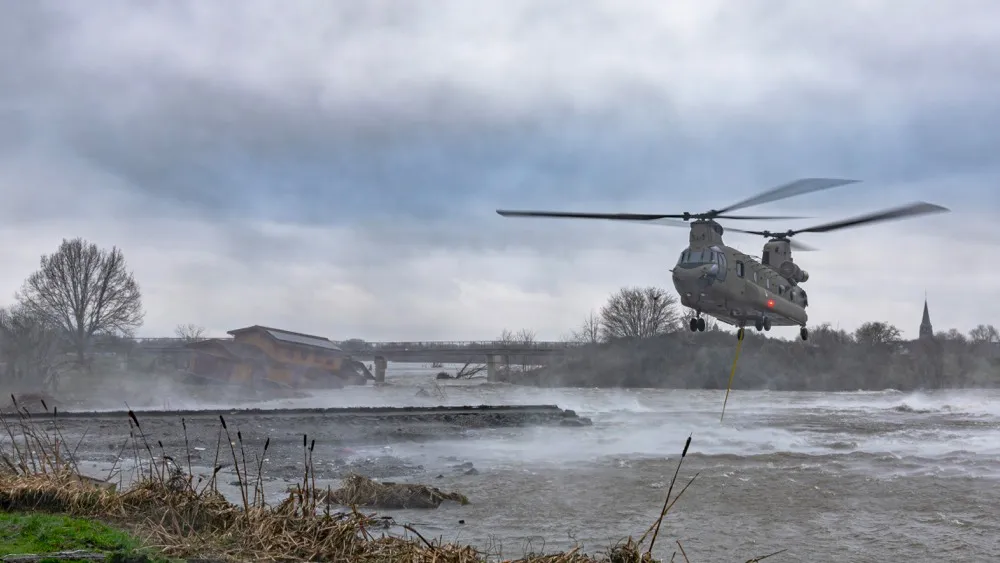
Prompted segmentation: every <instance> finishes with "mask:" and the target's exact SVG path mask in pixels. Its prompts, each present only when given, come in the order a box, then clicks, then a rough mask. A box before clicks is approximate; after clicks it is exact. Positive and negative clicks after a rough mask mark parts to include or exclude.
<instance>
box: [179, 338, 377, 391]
mask: <svg viewBox="0 0 1000 563" xmlns="http://www.w3.org/2000/svg"><path fill="white" fill-rule="evenodd" d="M228 334H229V335H230V336H232V340H226V339H220V338H213V339H208V340H202V341H199V342H192V343H190V344H188V345H187V348H189V349H192V350H194V351H196V352H197V354H196V355H195V357H194V359H193V361H192V362H191V364H190V368H189V372H190V373H191V374H192V375H195V376H201V377H208V378H212V379H221V380H225V381H228V382H229V383H236V384H250V385H259V384H265V385H267V384H270V385H276V386H278V387H291V388H300V387H327V388H331V387H332V388H338V387H343V386H344V385H364V384H365V382H366V380H367V379H373V376H372V375H371V373H370V372H369V371H368V370H367V369H366V368H365V367H364V364H361V362H357V361H355V360H352V359H351V357H350V356H349V355H348V354H347V353H345V352H344V351H343V350H342V349H341V348H340V347H339V346H337V345H336V344H334V343H333V342H332V341H330V339H328V338H324V337H322V336H313V335H311V334H302V333H300V332H292V331H288V330H281V329H277V328H271V327H266V326H260V325H254V326H249V327H246V328H240V329H236V330H231V331H229V332H228Z"/></svg>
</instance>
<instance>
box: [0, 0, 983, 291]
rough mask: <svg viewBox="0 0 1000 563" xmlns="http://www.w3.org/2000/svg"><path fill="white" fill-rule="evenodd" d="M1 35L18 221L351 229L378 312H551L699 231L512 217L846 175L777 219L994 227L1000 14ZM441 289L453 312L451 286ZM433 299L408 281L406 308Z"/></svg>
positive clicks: (151, 23)
mask: <svg viewBox="0 0 1000 563" xmlns="http://www.w3.org/2000/svg"><path fill="white" fill-rule="evenodd" d="M0 15H2V17H0V123H2V124H3V127H0V194H2V195H3V197H4V199H5V200H6V205H5V206H4V208H3V209H0V218H2V219H3V221H5V223H6V224H8V225H11V224H24V225H29V224H32V223H37V222H38V221H42V220H45V221H49V222H52V223H53V224H59V222H60V221H68V220H70V219H76V218H80V217H81V216H83V217H89V218H91V219H92V220H94V221H95V222H99V221H107V220H109V219H115V220H123V221H124V220H134V221H142V220H143V219H144V218H145V220H147V221H151V220H154V219H157V220H158V219H169V218H175V219H184V220H197V221H202V222H204V223H205V224H211V225H213V226H214V228H215V229H217V232H216V233H215V234H213V239H212V244H214V245H217V247H216V249H217V252H219V253H221V255H222V256H225V257H227V259H231V260H233V261H234V263H237V264H242V265H243V267H247V268H258V269H259V268H277V267H279V265H280V267H290V266H291V265H292V264H296V263H300V262H305V261H308V260H310V259H311V256H313V255H314V254H315V252H317V251H316V249H315V248H313V247H311V246H306V245H304V244H303V237H305V238H308V237H310V236H313V235H310V234H304V233H307V232H304V231H295V230H292V231H282V232H279V231H277V230H274V229H270V230H269V229H268V228H267V227H265V226H263V225H267V224H286V225H297V226H299V227H303V228H304V227H310V228H313V229H316V230H315V233H316V234H315V236H316V237H320V238H321V237H323V236H331V235H329V234H323V233H324V231H323V229H332V230H334V231H336V232H337V233H338V236H341V235H342V236H343V237H344V239H343V240H340V242H338V243H337V247H336V265H337V266H336V267H337V268H339V270H337V271H336V272H334V271H332V270H331V273H330V275H338V276H340V275H343V276H346V277H345V278H344V279H348V278H350V279H349V281H350V282H351V283H356V284H359V286H362V287H367V288H369V289H371V290H372V291H375V290H376V289H377V290H378V291H381V292H392V291H393V289H392V287H393V284H397V287H398V281H396V280H395V278H394V276H392V275H385V274H384V273H381V274H380V273H376V271H379V272H380V271H381V270H380V269H385V268H387V267H388V266H386V265H385V264H390V263H403V262H405V263H408V264H419V263H420V259H421V257H426V256H427V255H429V254H431V253H434V252H446V251H453V252H457V253H466V254H469V255H473V256H491V255H492V254H491V253H493V252H496V253H498V254H497V256H507V255H510V253H512V252H515V251H517V252H527V253H528V254H529V255H532V256H534V257H535V258H537V259H538V260H539V261H540V264H542V265H543V266H540V267H544V268H548V269H547V270H546V269H543V270H540V271H538V272H537V273H536V274H534V275H533V276H525V277H524V278H523V279H519V280H517V281H516V282H511V283H515V284H519V285H518V286H519V287H521V288H522V289H525V290H526V291H527V290H531V289H542V290H545V291H558V290H557V289H554V288H557V287H558V280H560V279H565V275H564V274H559V275H555V274H553V272H555V271H557V270H558V271H560V272H563V271H571V270H572V268H573V267H574V266H573V265H574V263H578V262H579V261H581V260H586V259H587V256H588V253H590V254H591V255H592V254H593V253H595V252H603V251H619V252H623V253H624V252H628V253H632V252H635V253H643V252H647V251H648V250H650V249H653V248H659V247H660V246H661V245H664V244H666V245H668V246H667V248H669V250H666V251H664V256H665V257H664V260H665V261H666V262H670V261H672V260H673V256H674V250H675V248H674V246H676V245H677V244H680V241H683V238H684V233H683V231H677V230H672V229H661V230H656V229H653V230H652V231H648V230H644V229H642V228H638V229H636V228H634V226H631V225H629V226H624V227H623V226H615V225H608V224H602V225H590V224H579V223H570V222H558V223H545V222H533V221H513V220H505V219H501V218H499V217H497V216H496V215H495V213H494V209H496V208H498V207H507V208H511V207H526V208H543V207H546V208H563V209H605V210H622V211H660V210H662V211H665V212H672V211H684V210H689V211H698V210H701V209H707V208H711V207H719V206H721V205H725V204H727V203H730V202H733V201H736V200H739V199H742V198H743V197H745V196H746V195H749V194H750V193H752V192H754V191H756V190H760V189H764V188H766V187H770V186H772V185H776V184H779V183H783V182H785V181H787V180H790V179H792V178H796V177H802V176H837V177H848V178H857V179H861V180H864V182H863V183H862V184H858V185H853V186H849V187H846V188H840V189H838V190H837V192H836V193H832V192H831V193H829V194H816V195H813V196H809V197H808V198H801V199H800V200H798V201H789V202H783V203H782V204H780V205H778V206H773V207H779V208H781V209H783V210H792V211H795V212H797V213H805V214H810V215H817V216H823V217H827V216H834V215H844V214H852V213H856V212H861V211H863V210H867V208H870V207H872V206H876V205H891V204H894V203H899V202H901V201H905V200H911V199H928V200H931V201H936V202H940V203H944V204H946V205H949V206H950V207H952V208H953V209H954V210H955V211H956V212H959V211H961V212H965V211H968V212H970V213H971V212H976V213H980V214H988V213H991V212H993V213H995V212H1000V191H997V189H996V180H997V179H998V178H1000V165H998V164H997V161H996V159H995V156H994V154H995V152H996V148H997V147H998V146H1000V59H997V57H996V56H995V53H996V52H1000V8H998V7H997V5H996V4H995V3H992V2H987V1H985V0H984V1H956V2H950V3H942V2H932V1H914V2H876V3H872V2H845V3H838V4H836V5H834V4H827V5H819V4H808V5H806V4H803V3H795V2H776V1H767V0H748V1H747V2H741V3H739V5H738V7H737V6H734V5H733V4H731V3H723V2H708V1H706V2H699V3H690V4H682V5H678V6H675V7H673V8H671V9H669V10H668V9H666V8H664V7H663V6H662V4H661V3H657V2H648V3H643V2H639V3H631V4H629V5H622V4H620V3H616V2H612V1H610V0H608V1H603V2H602V1H594V2H587V3H580V2H562V3H555V4H553V3H547V4H545V5H544V7H543V6H541V5H538V4H534V3H528V2H526V1H525V2H520V1H517V2H496V3H489V2H487V3H475V5H474V6H473V5H470V4H467V3H463V2H445V3H434V4H426V3H417V2H392V3H384V2H374V3H362V4H357V3H341V4H329V3H327V4H321V3H308V2H305V3H298V4H294V5H287V6H283V7H280V8H279V7H277V6H276V5H275V4H273V3H269V2H262V1H261V2H257V1H253V0H248V1H247V2H242V3H235V2H233V3H227V2H217V3H198V2H142V3H140V4H135V3H129V2H117V1H104V2H102V1H94V2H88V3H85V4H72V3H65V2H54V1H52V2H44V1H40V2H2V3H0ZM54 202H58V203H59V204H58V205H53V203H54ZM963 223H964V225H963ZM941 224H942V225H944V224H950V225H953V227H954V229H955V230H956V232H957V230H958V229H959V228H962V227H963V226H964V227H967V226H968V221H964V222H963V221H962V220H960V219H953V222H952V223H941ZM900 228H901V229H911V228H915V227H900ZM309 232H312V231H309ZM901 232H902V231H901ZM182 235H183V234H182V233H172V234H170V233H168V234H167V235H165V236H176V237H178V239H180V238H182ZM178 244H180V243H179V242H178ZM317 244H318V243H317ZM756 244H757V242H756V241H755V242H754V245H756ZM819 244H822V243H819ZM324 252H332V251H324ZM375 256H377V257H378V258H377V259H376V258H373V257H375ZM313 258H314V257H313ZM331 260H333V259H332V258H331ZM394 261H395V262H394ZM331 267H333V266H331ZM413 267H417V266H413ZM255 271H258V272H259V271H263V270H255ZM343 272H351V273H350V274H344V273H343ZM358 272H361V273H360V274H359V273H358ZM482 275H484V276H487V277H488V276H490V275H493V273H492V272H487V273H483V274H482ZM497 275H499V274H497ZM428 279H432V278H428ZM438 281H439V282H440V283H441V284H443V285H441V286H440V287H439V288H438V289H437V290H436V291H437V292H438V293H437V294H436V295H437V296H438V298H440V299H444V298H454V297H455V293H454V292H455V291H457V289H456V287H458V282H447V283H446V282H443V281H440V280H438ZM345 283H346V282H345ZM427 283H429V284H430V283H431V282H430V281H428V282H427ZM435 283H436V282H435ZM445 286H447V287H449V289H447V290H445V289H442V288H444V287H445ZM397 291H399V290H397ZM433 291H435V290H432V289H431V288H430V287H429V286H423V285H420V284H419V283H417V282H416V281H414V284H413V286H412V287H411V288H410V289H408V290H407V291H406V292H405V296H400V297H399V301H400V302H402V301H403V297H406V298H409V299H418V296H420V295H425V294H429V293H427V292H431V293H433ZM421 292H425V293H421Z"/></svg>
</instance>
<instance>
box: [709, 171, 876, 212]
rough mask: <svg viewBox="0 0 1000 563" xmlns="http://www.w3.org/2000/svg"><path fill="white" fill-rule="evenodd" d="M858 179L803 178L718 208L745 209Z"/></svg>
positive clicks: (724, 209) (853, 181)
mask: <svg viewBox="0 0 1000 563" xmlns="http://www.w3.org/2000/svg"><path fill="white" fill-rule="evenodd" d="M857 181H858V180H842V179H838V178H802V179H799V180H795V181H794V182H790V183H788V184H784V185H782V186H778V187H775V188H771V189H770V190H767V191H765V192H762V193H760V194H757V195H755V196H753V197H750V198H747V199H744V200H743V201H741V202H739V203H734V204H733V205H730V206H728V207H723V208H722V209H718V210H717V211H718V212H719V213H725V212H727V211H735V210H737V209H743V208H745V207H751V206H754V205H760V204H762V203H770V202H772V201H778V200H781V199H785V198H789V197H793V196H797V195H802V194H807V193H811V192H818V191H820V190H826V189H829V188H835V187H837V186H844V185H847V184H853V183H855V182H857Z"/></svg>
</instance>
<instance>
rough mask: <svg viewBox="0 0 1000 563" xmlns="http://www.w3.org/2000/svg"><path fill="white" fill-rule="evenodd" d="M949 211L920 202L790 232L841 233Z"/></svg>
mask: <svg viewBox="0 0 1000 563" xmlns="http://www.w3.org/2000/svg"><path fill="white" fill-rule="evenodd" d="M947 211H950V210H949V209H948V208H946V207H941V206H940V205H935V204H933V203H926V202H923V201H918V202H914V203H910V204H907V205H901V206H899V207H893V208H891V209H885V210H883V211H876V212H873V213H866V214H864V215H858V216H857V217H851V218H849V219H841V220H840V221H834V222H832V223H824V224H822V225H816V226H815V227H808V228H805V229H795V230H793V231H790V234H798V233H828V232H830V231H839V230H840V229H848V228H852V227H860V226H861V225H869V224H872V223H882V222H884V221H894V220H898V219H904V218H906V217H913V216H916V215H927V214H930V213H944V212H947Z"/></svg>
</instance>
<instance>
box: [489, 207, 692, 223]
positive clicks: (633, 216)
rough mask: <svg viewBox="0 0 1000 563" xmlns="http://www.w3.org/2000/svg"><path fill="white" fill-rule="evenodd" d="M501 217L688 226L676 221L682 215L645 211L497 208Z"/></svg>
mask: <svg viewBox="0 0 1000 563" xmlns="http://www.w3.org/2000/svg"><path fill="white" fill-rule="evenodd" d="M497 214H499V215H500V216H502V217H544V218H549V219H606V220H609V221H631V222H636V223H647V224H656V225H670V226H676V227H689V226H690V224H689V223H685V222H684V221H677V220H676V218H680V217H683V215H663V214H660V215H652V214H646V213H576V212H573V211H514V210H509V209H497Z"/></svg>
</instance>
